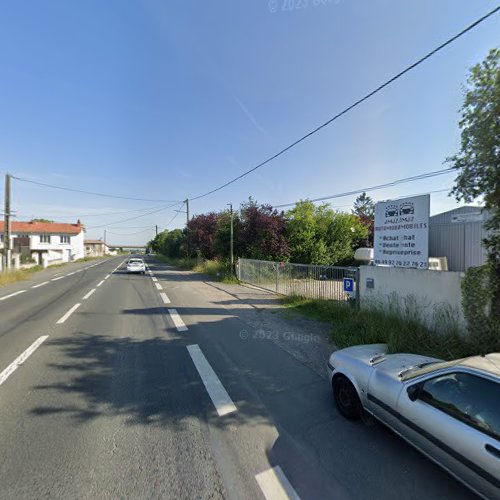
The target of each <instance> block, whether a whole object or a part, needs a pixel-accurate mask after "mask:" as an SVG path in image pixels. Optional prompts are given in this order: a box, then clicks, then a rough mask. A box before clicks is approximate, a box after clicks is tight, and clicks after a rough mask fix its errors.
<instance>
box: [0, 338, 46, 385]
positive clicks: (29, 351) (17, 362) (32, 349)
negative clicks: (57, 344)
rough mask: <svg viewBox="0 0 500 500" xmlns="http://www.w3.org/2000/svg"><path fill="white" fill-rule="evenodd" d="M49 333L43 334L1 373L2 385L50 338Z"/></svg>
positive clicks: (0, 383) (0, 381)
mask: <svg viewBox="0 0 500 500" xmlns="http://www.w3.org/2000/svg"><path fill="white" fill-rule="evenodd" d="M48 337H49V336H48V335H43V336H42V337H40V338H38V339H37V340H35V342H33V344H31V345H30V346H29V347H28V349H26V350H25V351H24V352H23V353H22V354H21V355H19V356H18V357H17V358H16V359H15V360H14V361H13V362H12V363H11V364H10V365H9V366H8V367H7V368H5V370H3V371H2V372H1V373H0V385H2V384H3V383H4V382H5V381H6V380H7V379H8V378H9V377H10V375H12V374H13V373H14V372H15V371H16V370H17V369H18V368H19V367H20V366H21V365H22V364H23V363H24V362H25V361H26V360H27V359H28V358H29V357H30V356H31V355H32V354H33V353H34V352H35V351H36V350H37V349H38V348H39V347H40V345H41V344H42V343H43V342H44V341H45V340H46V339H47V338H48Z"/></svg>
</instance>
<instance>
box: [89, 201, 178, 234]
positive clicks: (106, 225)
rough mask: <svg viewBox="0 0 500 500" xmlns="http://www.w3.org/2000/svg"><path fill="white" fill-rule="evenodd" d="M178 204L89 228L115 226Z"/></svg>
mask: <svg viewBox="0 0 500 500" xmlns="http://www.w3.org/2000/svg"><path fill="white" fill-rule="evenodd" d="M176 205H177V203H173V204H172V205H167V206H164V207H161V208H159V209H158V210H153V211H152V212H148V213H146V214H141V215H136V216H135V217H129V218H128V219H121V220H117V221H114V222H109V223H108V224H100V225H98V226H89V227H87V229H98V228H101V227H112V226H114V225H116V224H121V223H122V222H128V221H131V220H135V219H140V218H141V217H146V216H148V215H152V214H156V213H158V212H162V211H163V210H168V209H169V208H172V207H173V206H176Z"/></svg>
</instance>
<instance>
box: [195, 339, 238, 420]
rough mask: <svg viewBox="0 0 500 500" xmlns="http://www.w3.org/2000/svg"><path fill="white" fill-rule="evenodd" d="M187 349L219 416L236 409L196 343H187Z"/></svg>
mask: <svg viewBox="0 0 500 500" xmlns="http://www.w3.org/2000/svg"><path fill="white" fill-rule="evenodd" d="M187 350H188V351H189V354H190V356H191V359H192V360H193V363H194V366H195V367H196V369H197V370H198V373H199V374H200V377H201V380H202V382H203V384H204V385H205V388H206V389H207V392H208V395H209V396H210V399H211V400H212V403H213V404H214V406H215V409H216V410H217V413H218V414H219V417H222V416H223V415H227V414H228V413H232V412H233V411H236V406H235V404H234V403H233V401H232V399H231V398H230V397H229V394H228V393H227V391H226V389H224V386H223V385H222V382H221V381H220V380H219V377H217V375H216V374H215V372H214V371H213V369H212V367H211V366H210V363H209V362H208V361H207V358H205V356H204V354H203V352H202V351H201V349H200V347H199V346H198V344H193V345H188V346H187Z"/></svg>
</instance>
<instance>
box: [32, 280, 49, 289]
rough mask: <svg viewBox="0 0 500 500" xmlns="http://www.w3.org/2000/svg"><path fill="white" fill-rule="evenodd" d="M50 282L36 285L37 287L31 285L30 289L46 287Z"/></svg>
mask: <svg viewBox="0 0 500 500" xmlns="http://www.w3.org/2000/svg"><path fill="white" fill-rule="evenodd" d="M49 283H50V281H44V282H43V283H38V285H33V286H32V287H31V288H40V287H41V286H45V285H48V284H49Z"/></svg>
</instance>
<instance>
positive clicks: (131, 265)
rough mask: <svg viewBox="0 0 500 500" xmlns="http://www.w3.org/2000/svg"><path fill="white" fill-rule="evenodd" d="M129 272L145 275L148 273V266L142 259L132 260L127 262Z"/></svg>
mask: <svg viewBox="0 0 500 500" xmlns="http://www.w3.org/2000/svg"><path fill="white" fill-rule="evenodd" d="M127 272H128V273H141V274H144V273H145V272H146V264H144V261H143V260H142V259H130V260H129V261H128V262H127Z"/></svg>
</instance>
